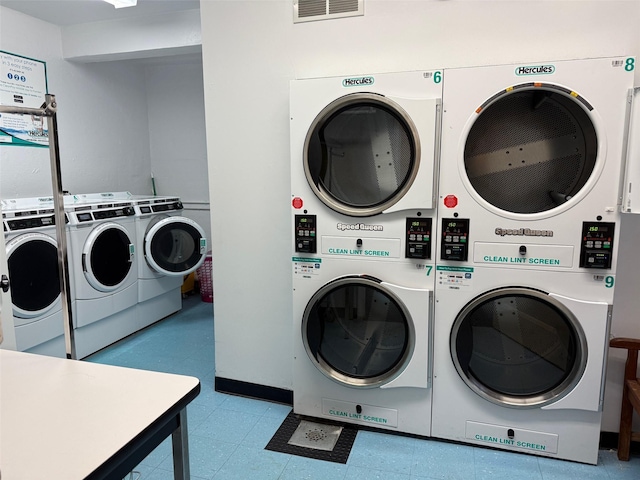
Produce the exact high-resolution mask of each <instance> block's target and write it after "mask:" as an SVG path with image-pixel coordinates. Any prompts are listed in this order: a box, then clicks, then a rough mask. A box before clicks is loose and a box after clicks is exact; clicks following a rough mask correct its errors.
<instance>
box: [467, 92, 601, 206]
mask: <svg viewBox="0 0 640 480" xmlns="http://www.w3.org/2000/svg"><path fill="white" fill-rule="evenodd" d="M591 110H593V108H592V107H591V105H590V104H589V103H588V102H587V101H586V100H585V99H583V98H582V97H580V96H579V95H577V94H575V92H571V91H570V90H568V89H566V88H563V87H559V86H557V85H552V84H535V85H534V84H524V85H518V86H515V87H513V88H512V89H508V90H507V91H505V92H502V93H500V94H498V95H496V96H494V97H493V98H491V99H490V100H488V101H487V102H486V103H485V104H484V105H482V106H481V107H480V109H479V115H478V117H477V119H476V120H475V122H474V123H473V125H472V126H471V129H470V131H469V134H468V136H467V139H466V143H465V148H464V167H465V171H466V174H467V177H468V179H469V182H470V183H471V186H472V187H473V189H474V190H475V191H476V193H477V194H478V195H479V196H480V197H482V199H484V200H485V201H487V202H488V203H489V204H491V205H493V206H495V207H496V208H499V209H500V210H504V211H507V212H512V213H520V214H533V213H538V212H545V211H548V210H552V209H554V208H556V207H559V206H560V205H562V204H564V203H565V202H567V201H569V200H570V199H571V198H572V197H573V196H575V195H576V194H577V193H578V192H580V191H581V190H582V188H584V186H585V184H586V183H587V181H588V180H589V178H590V177H591V175H592V174H593V173H594V168H595V164H596V157H597V149H598V138H597V135H596V129H595V127H594V124H593V122H592V120H591V118H590V116H589V113H588V112H590V111H591Z"/></svg>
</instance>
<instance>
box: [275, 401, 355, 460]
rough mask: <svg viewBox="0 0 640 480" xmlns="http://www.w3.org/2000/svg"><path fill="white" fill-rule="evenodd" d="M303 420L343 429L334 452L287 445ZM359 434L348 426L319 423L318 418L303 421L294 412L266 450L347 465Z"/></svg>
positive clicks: (328, 422)
mask: <svg viewBox="0 0 640 480" xmlns="http://www.w3.org/2000/svg"><path fill="white" fill-rule="evenodd" d="M301 420H310V421H313V422H316V423H323V424H326V425H337V426H340V427H342V432H341V433H340V437H339V438H338V441H337V442H336V445H335V447H333V450H332V451H330V452H329V451H326V450H317V449H314V448H305V447H298V446H296V445H290V444H289V443H287V442H288V441H289V439H291V436H292V435H293V433H294V432H295V431H296V428H298V425H299V424H300V421H301ZM357 433H358V430H357V429H356V428H354V427H353V426H347V425H344V424H342V423H337V422H331V421H328V420H324V419H323V420H321V421H319V420H318V419H317V418H313V419H309V418H304V419H303V418H301V417H299V416H298V415H296V414H294V413H293V412H290V413H289V415H287V418H285V419H284V422H282V425H280V428H278V430H277V431H276V433H275V434H274V435H273V437H272V438H271V440H269V443H268V444H267V446H266V447H264V448H265V449H266V450H271V451H273V452H280V453H289V454H291V455H297V456H299V457H307V458H315V459H316V460H325V461H327V462H335V463H347V459H348V458H349V454H350V453H351V447H353V442H354V441H355V439H356V434H357Z"/></svg>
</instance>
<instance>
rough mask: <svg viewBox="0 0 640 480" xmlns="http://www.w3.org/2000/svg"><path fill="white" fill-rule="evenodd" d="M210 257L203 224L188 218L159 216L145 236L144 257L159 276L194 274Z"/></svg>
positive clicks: (150, 225)
mask: <svg viewBox="0 0 640 480" xmlns="http://www.w3.org/2000/svg"><path fill="white" fill-rule="evenodd" d="M206 254H207V239H206V236H205V233H204V230H203V229H202V227H201V226H200V225H198V224H197V223H196V222H194V221H193V220H191V219H190V218H186V217H179V216H171V217H159V218H158V219H157V220H155V221H154V222H152V223H151V224H149V227H148V228H147V232H146V233H145V236H144V256H145V259H146V260H147V263H148V265H149V266H150V267H151V268H152V269H153V270H155V271H156V272H158V273H162V274H164V275H169V276H181V275H187V274H189V273H191V272H193V271H195V270H196V269H197V268H198V267H200V265H202V263H203V262H204V259H205V257H206Z"/></svg>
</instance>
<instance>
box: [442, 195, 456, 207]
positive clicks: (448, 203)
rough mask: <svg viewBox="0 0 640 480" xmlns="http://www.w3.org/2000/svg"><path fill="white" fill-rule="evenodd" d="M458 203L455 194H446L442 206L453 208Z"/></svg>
mask: <svg viewBox="0 0 640 480" xmlns="http://www.w3.org/2000/svg"><path fill="white" fill-rule="evenodd" d="M457 205H458V197H456V196H455V195H447V196H446V197H444V206H445V207H447V208H454V207H456V206H457Z"/></svg>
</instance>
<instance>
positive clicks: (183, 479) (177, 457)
mask: <svg viewBox="0 0 640 480" xmlns="http://www.w3.org/2000/svg"><path fill="white" fill-rule="evenodd" d="M178 423H179V425H178V428H176V429H175V430H174V431H173V433H172V434H171V440H172V444H173V478H174V479H175V480H190V478H191V473H190V471H189V439H188V431H187V409H186V407H185V408H183V409H182V410H180V413H179V414H178Z"/></svg>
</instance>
